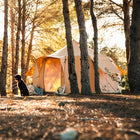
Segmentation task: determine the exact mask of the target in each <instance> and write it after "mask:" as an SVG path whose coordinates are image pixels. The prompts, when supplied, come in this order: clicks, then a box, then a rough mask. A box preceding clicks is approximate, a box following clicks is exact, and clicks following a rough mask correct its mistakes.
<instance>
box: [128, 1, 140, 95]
mask: <svg viewBox="0 0 140 140" xmlns="http://www.w3.org/2000/svg"><path fill="white" fill-rule="evenodd" d="M139 10H140V1H139V0H133V13H132V25H131V31H130V32H131V33H130V50H131V51H130V52H131V55H130V63H129V64H128V78H129V86H130V92H132V93H138V94H140V11H139Z"/></svg>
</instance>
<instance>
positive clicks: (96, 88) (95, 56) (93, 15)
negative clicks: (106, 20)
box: [90, 0, 101, 94]
mask: <svg viewBox="0 0 140 140" xmlns="http://www.w3.org/2000/svg"><path fill="white" fill-rule="evenodd" d="M93 6H94V1H93V0H91V6H90V14H91V19H92V25H93V29H94V38H93V41H94V71H95V92H96V93H97V94H99V93H101V90H100V79H99V68H98V29H97V19H96V17H95V14H94V11H93Z"/></svg>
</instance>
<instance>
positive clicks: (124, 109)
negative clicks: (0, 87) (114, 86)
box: [0, 94, 140, 140]
mask: <svg viewBox="0 0 140 140" xmlns="http://www.w3.org/2000/svg"><path fill="white" fill-rule="evenodd" d="M66 128H74V129H75V130H76V132H77V136H76V138H75V139H76V140H140V96H138V95H137V96H134V95H121V94H101V95H93V96H83V95H70V96H55V95H45V96H29V97H28V99H26V100H24V99H23V97H20V96H14V97H5V98H0V140H6V139H13V140H15V139H17V140H18V139H20V140H22V139H23V140H24V139H25V140H30V139H33V140H45V139H46V140H59V139H60V134H61V133H62V131H64V130H65V129H66Z"/></svg>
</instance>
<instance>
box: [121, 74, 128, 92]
mask: <svg viewBox="0 0 140 140" xmlns="http://www.w3.org/2000/svg"><path fill="white" fill-rule="evenodd" d="M122 92H129V83H128V76H127V75H123V76H122Z"/></svg>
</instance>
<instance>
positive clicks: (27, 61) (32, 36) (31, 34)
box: [26, 3, 38, 71]
mask: <svg viewBox="0 0 140 140" xmlns="http://www.w3.org/2000/svg"><path fill="white" fill-rule="evenodd" d="M37 8H38V3H36V8H35V13H34V17H33V20H32V29H31V33H30V41H29V46H28V52H27V60H26V71H27V70H28V68H29V62H30V57H31V52H32V42H33V38H34V30H35V27H36V26H35V22H36V18H37Z"/></svg>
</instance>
